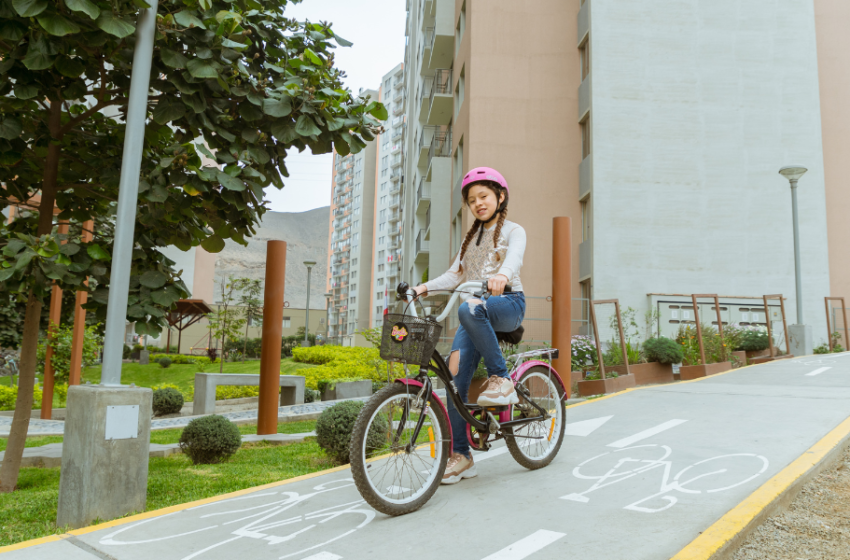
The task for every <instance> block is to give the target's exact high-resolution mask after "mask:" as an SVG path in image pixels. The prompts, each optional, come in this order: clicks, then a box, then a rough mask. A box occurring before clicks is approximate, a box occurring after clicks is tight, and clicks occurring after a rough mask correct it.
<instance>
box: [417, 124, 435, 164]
mask: <svg viewBox="0 0 850 560" xmlns="http://www.w3.org/2000/svg"><path fill="white" fill-rule="evenodd" d="M439 129H440V127H438V126H423V127H422V128H421V129H420V130H419V139H418V140H417V142H416V146H417V147H416V151H415V152H414V156H413V157H415V158H416V167H423V166H425V164H427V163H428V150H429V149H430V148H431V140H432V139H433V137H434V132H436V131H437V130H439Z"/></svg>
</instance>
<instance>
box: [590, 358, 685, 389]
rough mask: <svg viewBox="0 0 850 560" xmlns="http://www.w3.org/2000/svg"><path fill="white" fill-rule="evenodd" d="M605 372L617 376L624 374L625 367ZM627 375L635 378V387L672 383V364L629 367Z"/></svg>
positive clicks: (613, 368) (651, 363)
mask: <svg viewBox="0 0 850 560" xmlns="http://www.w3.org/2000/svg"><path fill="white" fill-rule="evenodd" d="M605 371H616V372H617V374H618V375H625V374H626V366H610V367H606V368H605ZM629 373H631V374H632V375H634V376H635V384H636V385H651V384H653V383H672V382H673V381H675V380H674V379H673V364H661V363H658V362H649V363H646V364H634V365H629Z"/></svg>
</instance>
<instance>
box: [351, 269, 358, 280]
mask: <svg viewBox="0 0 850 560" xmlns="http://www.w3.org/2000/svg"><path fill="white" fill-rule="evenodd" d="M351 277H352V278H357V271H356V270H352V271H351Z"/></svg>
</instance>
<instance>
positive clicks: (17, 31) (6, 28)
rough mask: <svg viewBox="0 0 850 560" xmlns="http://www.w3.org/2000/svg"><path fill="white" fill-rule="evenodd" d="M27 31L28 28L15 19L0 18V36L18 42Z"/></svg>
mask: <svg viewBox="0 0 850 560" xmlns="http://www.w3.org/2000/svg"><path fill="white" fill-rule="evenodd" d="M26 32H27V28H26V26H24V25H21V24H20V23H19V22H17V21H14V20H10V19H7V20H0V38H2V39H6V40H7V41H11V42H12V43H17V42H18V41H20V40H21V37H23V36H24V34H25V33H26Z"/></svg>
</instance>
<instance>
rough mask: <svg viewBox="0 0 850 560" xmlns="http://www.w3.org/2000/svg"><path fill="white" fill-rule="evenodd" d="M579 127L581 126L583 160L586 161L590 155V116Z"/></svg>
mask: <svg viewBox="0 0 850 560" xmlns="http://www.w3.org/2000/svg"><path fill="white" fill-rule="evenodd" d="M579 126H581V159H584V158H586V157H587V156H589V155H590V116H588V117H587V118H586V119H584V120H583V121H582V122H581V124H580V125H579Z"/></svg>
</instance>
